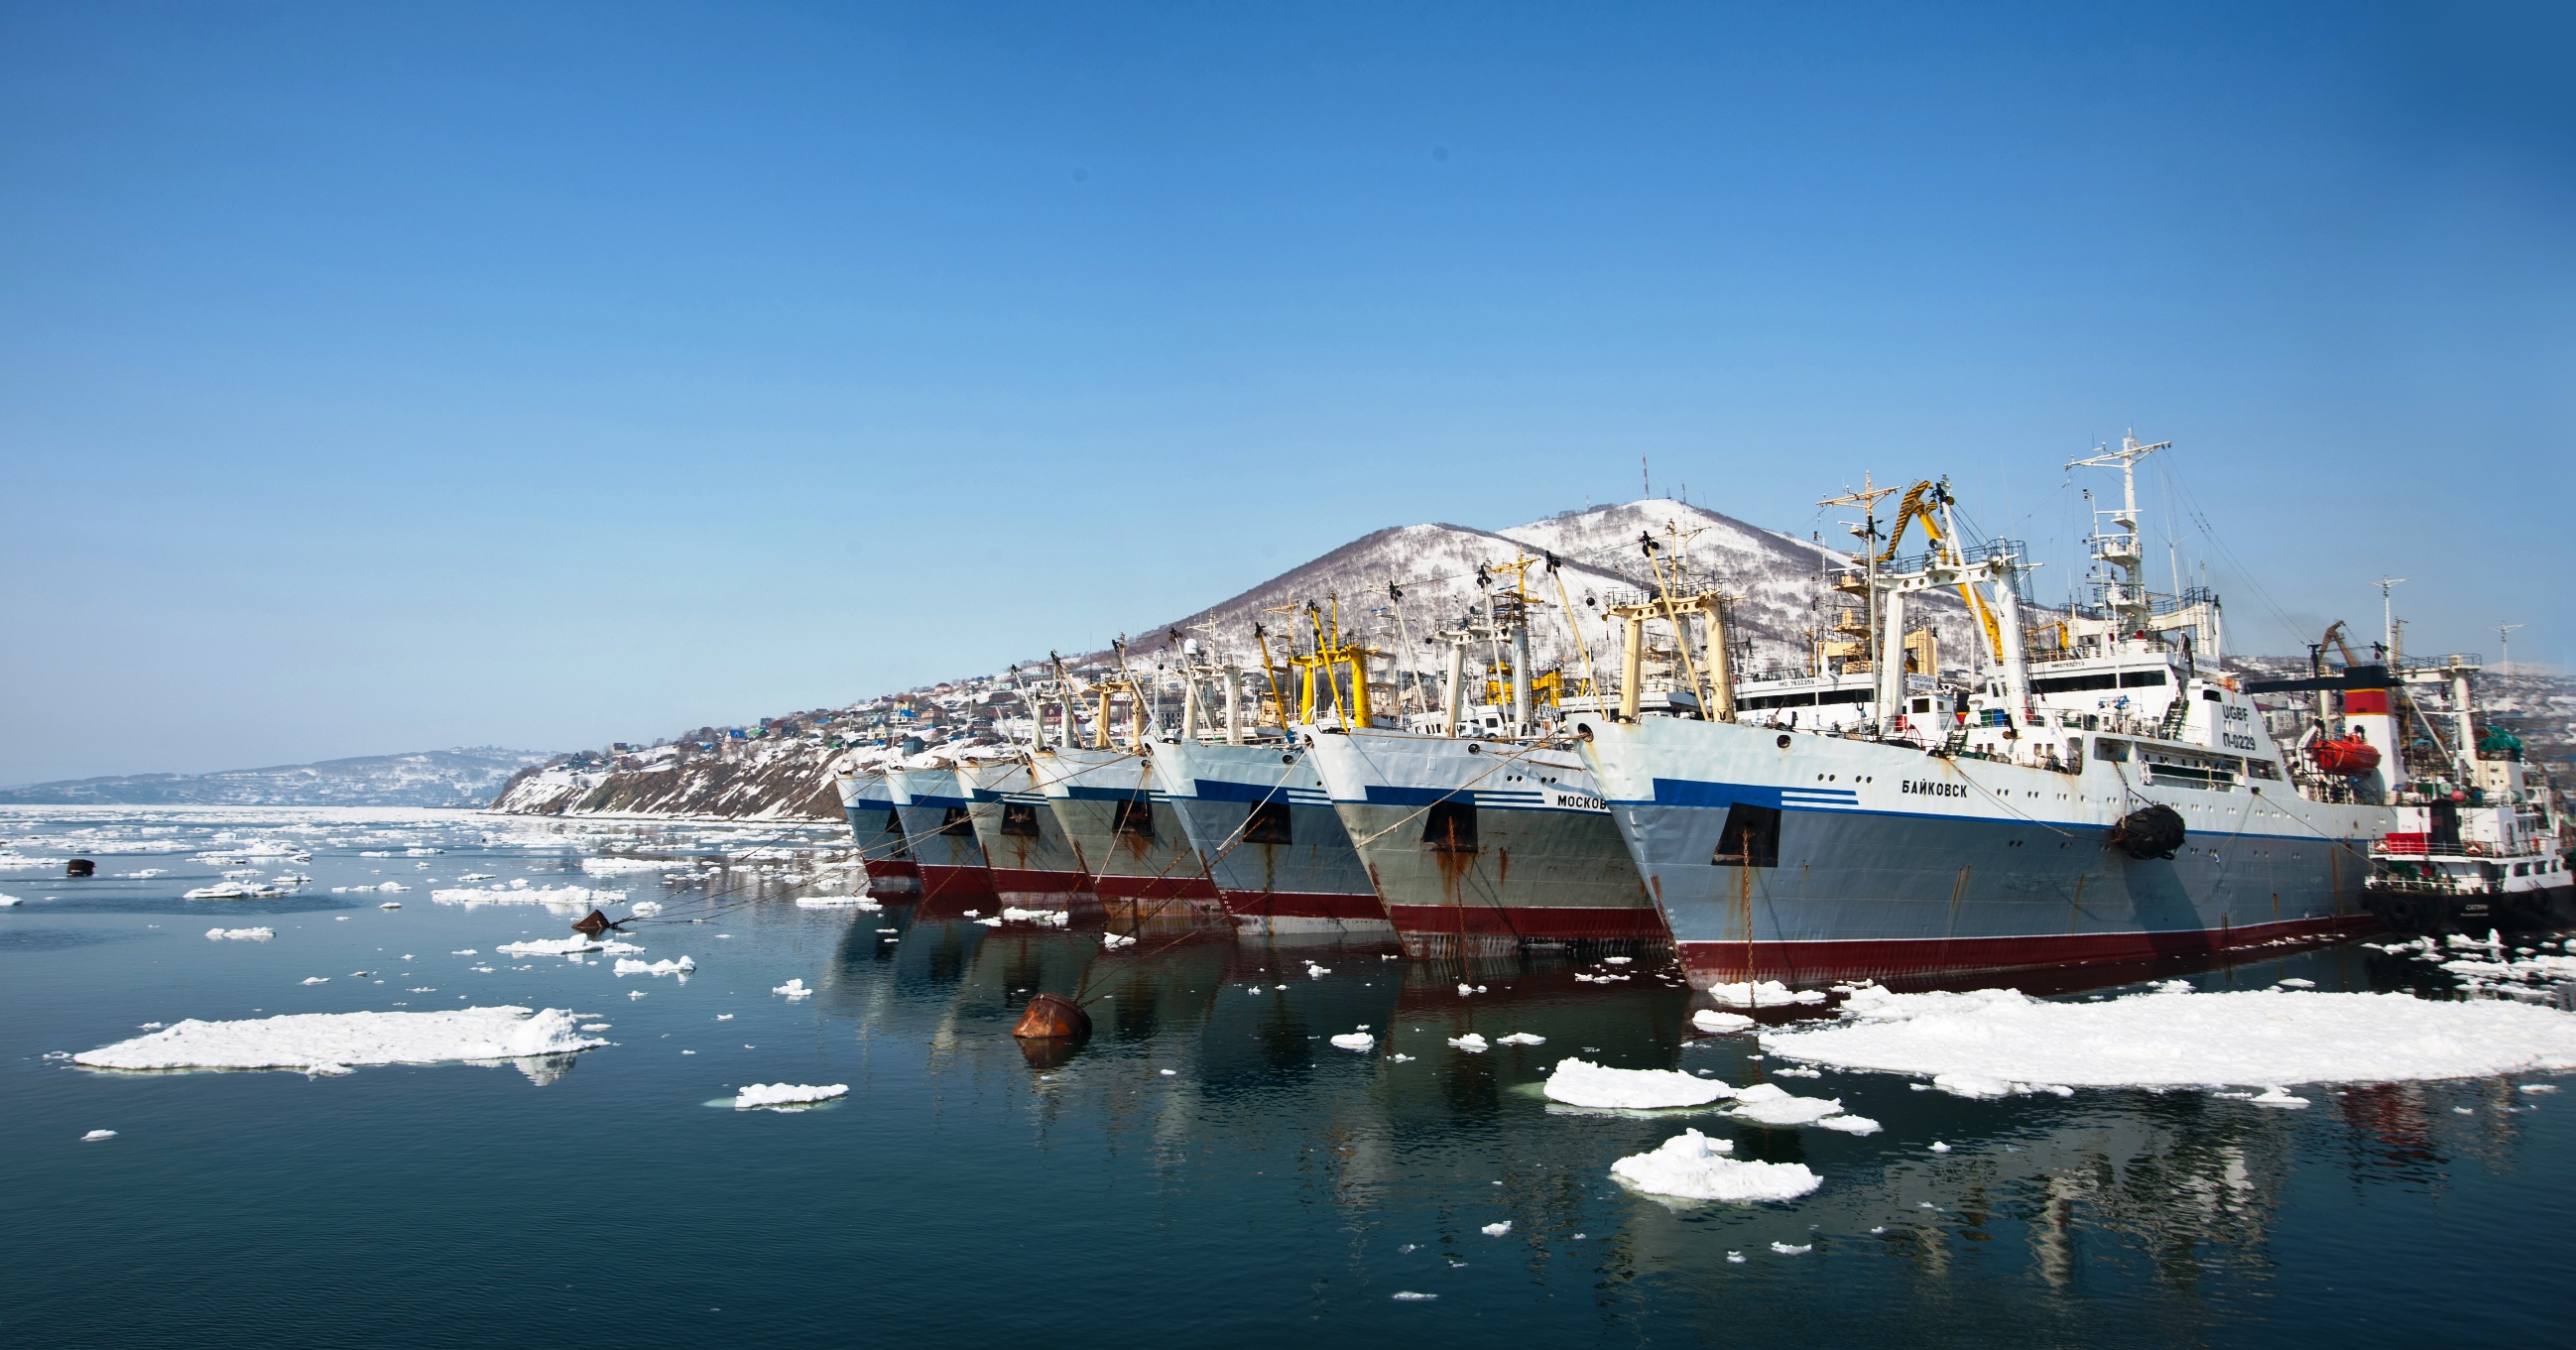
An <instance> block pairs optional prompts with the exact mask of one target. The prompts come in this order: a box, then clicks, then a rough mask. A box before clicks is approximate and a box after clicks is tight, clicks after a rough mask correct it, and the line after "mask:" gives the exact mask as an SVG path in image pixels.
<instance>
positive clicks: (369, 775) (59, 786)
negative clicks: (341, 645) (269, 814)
mask: <svg viewBox="0 0 2576 1350" xmlns="http://www.w3.org/2000/svg"><path fill="white" fill-rule="evenodd" d="M550 758H553V757H552V756H550V755H546V754H543V753H540V752H536V751H530V750H504V749H501V748H500V747H498V746H489V745H486V746H474V747H471V748H458V749H454V750H422V751H418V752H416V753H413V754H407V755H365V756H361V757H359V758H356V759H330V760H324V761H322V762H320V763H318V764H281V765H278V766H275V767H273V768H266V769H231V770H227V771H225V772H222V773H196V774H180V773H141V774H126V775H122V776H119V777H114V778H75V779H67V780H64V781H62V782H55V783H33V784H29V785H28V786H25V787H14V788H0V803H7V804H16V805H41V806H481V805H482V804H484V803H485V802H488V801H490V800H492V794H493V793H495V792H498V791H499V790H500V788H501V785H502V784H503V783H505V782H507V781H509V778H510V775H511V774H514V773H516V772H518V771H519V770H520V769H522V768H524V767H526V766H528V765H530V764H538V763H542V762H544V761H546V760H548V759H550Z"/></svg>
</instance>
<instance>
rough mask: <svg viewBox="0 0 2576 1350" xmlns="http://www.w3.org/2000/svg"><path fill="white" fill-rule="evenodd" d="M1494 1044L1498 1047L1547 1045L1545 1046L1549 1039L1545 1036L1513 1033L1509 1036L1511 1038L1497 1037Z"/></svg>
mask: <svg viewBox="0 0 2576 1350" xmlns="http://www.w3.org/2000/svg"><path fill="white" fill-rule="evenodd" d="M1494 1044H1496V1045H1545V1044H1547V1038H1546V1037H1545V1036H1533V1035H1531V1034H1530V1033H1528V1032H1526V1031H1515V1032H1513V1033H1512V1034H1511V1035H1509V1036H1496V1037H1495V1038H1494Z"/></svg>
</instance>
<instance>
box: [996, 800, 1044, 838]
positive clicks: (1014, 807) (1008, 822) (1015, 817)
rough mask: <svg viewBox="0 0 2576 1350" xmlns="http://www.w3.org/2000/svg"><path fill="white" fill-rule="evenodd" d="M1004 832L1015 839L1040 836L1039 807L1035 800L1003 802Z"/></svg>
mask: <svg viewBox="0 0 2576 1350" xmlns="http://www.w3.org/2000/svg"><path fill="white" fill-rule="evenodd" d="M1002 833H1003V834H1005V835H1007V836H1010V837H1011V838H1014V839H1035V838H1037V837H1038V808H1037V803H1035V802H1004V803H1002Z"/></svg>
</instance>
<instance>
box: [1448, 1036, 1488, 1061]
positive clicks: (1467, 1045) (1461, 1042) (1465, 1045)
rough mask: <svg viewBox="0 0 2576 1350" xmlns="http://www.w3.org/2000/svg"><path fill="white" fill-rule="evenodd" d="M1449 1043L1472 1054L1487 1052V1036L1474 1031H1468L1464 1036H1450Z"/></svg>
mask: <svg viewBox="0 0 2576 1350" xmlns="http://www.w3.org/2000/svg"><path fill="white" fill-rule="evenodd" d="M1449 1043H1450V1044H1451V1045H1454V1046H1456V1047H1458V1048H1459V1049H1461V1050H1464V1051H1466V1052H1467V1053H1468V1054H1471V1055H1481V1054H1483V1053H1485V1038H1484V1037H1482V1036H1479V1035H1477V1034H1476V1033H1474V1032H1472V1031H1470V1032H1468V1033H1467V1034H1466V1035H1464V1036H1452V1037H1450V1038H1449Z"/></svg>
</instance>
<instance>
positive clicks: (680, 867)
mask: <svg viewBox="0 0 2576 1350" xmlns="http://www.w3.org/2000/svg"><path fill="white" fill-rule="evenodd" d="M696 865H697V864H695V863H694V862H691V861H690V860H688V859H686V858H683V859H679V860H677V861H673V860H670V859H666V858H584V859H582V860H581V870H583V871H585V872H588V873H589V874H591V875H592V876H595V877H605V876H616V875H618V874H620V873H624V872H686V871H688V870H689V869H690V868H691V867H694V866H696Z"/></svg>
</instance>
